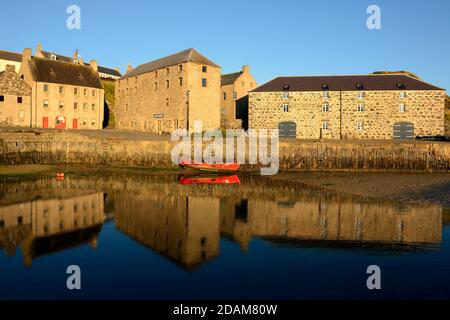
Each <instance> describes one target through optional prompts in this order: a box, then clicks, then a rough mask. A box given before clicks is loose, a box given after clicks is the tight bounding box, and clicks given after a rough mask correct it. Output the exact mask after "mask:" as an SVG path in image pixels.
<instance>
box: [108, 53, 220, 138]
mask: <svg viewBox="0 0 450 320" xmlns="http://www.w3.org/2000/svg"><path fill="white" fill-rule="evenodd" d="M129 69H130V68H129ZM115 91H116V99H115V100H116V106H115V110H114V111H115V117H116V128H119V129H127V130H139V131H148V132H153V133H162V132H172V131H173V130H175V129H178V128H187V127H189V128H190V129H193V126H194V121H196V120H200V121H202V122H203V130H207V129H216V128H220V67H219V66H218V65H216V64H215V63H213V62H212V61H210V60H209V59H207V58H206V57H204V56H203V55H201V54H200V53H198V52H197V51H196V50H195V49H187V50H184V51H181V52H178V53H176V54H173V55H171V56H167V57H164V58H161V59H158V60H155V61H152V62H149V63H146V64H142V65H140V66H138V67H136V68H135V69H133V70H129V71H128V72H127V73H126V74H125V75H124V76H123V77H122V78H121V79H120V80H118V81H117V83H116V88H115Z"/></svg>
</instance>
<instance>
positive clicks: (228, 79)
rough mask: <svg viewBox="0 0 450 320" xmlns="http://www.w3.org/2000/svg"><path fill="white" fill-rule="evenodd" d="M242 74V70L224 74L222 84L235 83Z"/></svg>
mask: <svg viewBox="0 0 450 320" xmlns="http://www.w3.org/2000/svg"><path fill="white" fill-rule="evenodd" d="M241 74H242V71H239V72H235V73H229V74H224V75H222V79H221V86H228V85H230V84H233V83H234V82H235V81H236V79H237V78H239V77H240V75H241Z"/></svg>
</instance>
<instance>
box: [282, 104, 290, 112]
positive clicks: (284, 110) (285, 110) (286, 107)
mask: <svg viewBox="0 0 450 320" xmlns="http://www.w3.org/2000/svg"><path fill="white" fill-rule="evenodd" d="M281 107H282V110H283V112H285V113H286V112H289V104H288V103H283V105H282V106H281Z"/></svg>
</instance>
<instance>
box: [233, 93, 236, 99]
mask: <svg viewBox="0 0 450 320" xmlns="http://www.w3.org/2000/svg"><path fill="white" fill-rule="evenodd" d="M233 99H234V100H236V99H237V93H236V91H234V92H233Z"/></svg>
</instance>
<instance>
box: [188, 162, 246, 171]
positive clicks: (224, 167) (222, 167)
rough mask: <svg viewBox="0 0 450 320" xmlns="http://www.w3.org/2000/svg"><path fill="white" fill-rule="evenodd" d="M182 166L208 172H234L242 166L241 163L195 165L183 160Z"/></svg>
mask: <svg viewBox="0 0 450 320" xmlns="http://www.w3.org/2000/svg"><path fill="white" fill-rule="evenodd" d="M180 166H181V167H182V168H191V169H195V170H200V171H207V172H234V171H238V170H239V168H240V166H241V165H240V164H239V163H222V164H219V163H217V164H211V163H193V162H191V161H186V160H182V161H180Z"/></svg>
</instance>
